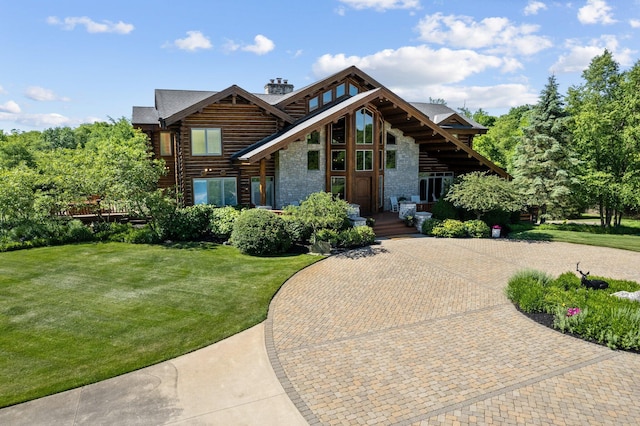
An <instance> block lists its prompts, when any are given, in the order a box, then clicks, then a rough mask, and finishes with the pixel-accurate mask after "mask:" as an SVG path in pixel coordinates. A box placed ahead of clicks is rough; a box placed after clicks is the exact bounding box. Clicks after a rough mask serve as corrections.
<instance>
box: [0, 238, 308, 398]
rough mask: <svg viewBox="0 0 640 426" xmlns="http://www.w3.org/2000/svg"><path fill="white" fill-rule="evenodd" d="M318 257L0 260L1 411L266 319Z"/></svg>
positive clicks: (135, 254) (93, 251)
mask: <svg viewBox="0 0 640 426" xmlns="http://www.w3.org/2000/svg"><path fill="white" fill-rule="evenodd" d="M318 259H319V258H318V257H316V256H310V255H290V256H279V257H262V258H261V257H250V256H246V255H243V254H241V253H240V252H239V251H238V250H237V249H235V248H233V247H229V246H220V245H213V244H211V245H206V244H204V245H194V246H191V247H182V248H179V247H175V246H174V247H166V246H144V245H129V244H121V243H108V244H79V245H67V246H60V247H46V248H39V249H31V250H21V251H15V252H8V253H0V407H2V406H7V405H11V404H15V403H19V402H22V401H26V400H30V399H34V398H38V397H41V396H44V395H49V394H52V393H55V392H59V391H63V390H66V389H70V388H74V387H77V386H81V385H84V384H88V383H92V382H96V381H99V380H103V379H106V378H109V377H113V376H116V375H118V374H122V373H124V372H128V371H132V370H135V369H138V368H141V367H144V366H148V365H151V364H154V363H158V362H160V361H164V360H167V359H171V358H174V357H176V356H179V355H182V354H184V353H187V352H190V351H193V350H195V349H198V348H201V347H204V346H206V345H209V344H211V343H214V342H217V341H219V340H222V339H224V338H226V337H229V336H231V335H233V334H236V333H238V332H240V331H242V330H245V329H247V328H249V327H251V326H253V325H255V324H257V323H259V322H261V321H263V320H264V319H265V318H266V315H267V309H268V305H269V302H270V301H271V299H272V297H273V295H274V294H275V293H276V292H277V291H278V289H279V288H280V286H281V285H282V283H283V282H284V281H285V280H286V279H287V278H289V277H290V276H291V275H293V274H294V273H295V272H296V271H298V270H300V269H302V268H304V267H305V266H307V265H310V264H311V263H313V262H315V261H316V260H318Z"/></svg>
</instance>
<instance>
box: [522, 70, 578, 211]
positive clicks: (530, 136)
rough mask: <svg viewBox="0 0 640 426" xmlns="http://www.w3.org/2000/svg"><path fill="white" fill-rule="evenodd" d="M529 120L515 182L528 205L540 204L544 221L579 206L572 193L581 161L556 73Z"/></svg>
mask: <svg viewBox="0 0 640 426" xmlns="http://www.w3.org/2000/svg"><path fill="white" fill-rule="evenodd" d="M529 123H530V124H529V126H527V127H525V128H524V129H523V133H524V134H523V136H522V138H521V140H520V142H519V143H518V145H517V147H516V151H515V154H514V160H513V162H514V163H513V165H514V171H513V175H514V184H515V186H516V187H517V188H518V189H519V191H520V192H521V193H522V195H523V197H524V199H525V201H526V203H527V205H529V206H531V207H534V206H535V207H538V208H539V210H540V214H539V217H540V220H541V222H544V221H545V220H546V219H547V218H560V217H567V216H568V215H569V214H571V213H574V212H575V210H576V207H575V201H574V197H573V195H572V194H573V189H574V187H575V184H576V180H575V179H574V177H573V175H574V169H575V165H576V163H577V162H576V160H575V155H574V153H573V151H572V150H571V147H570V136H571V133H570V132H569V130H568V127H567V126H568V114H567V113H566V111H565V110H564V107H563V103H562V99H561V97H560V94H559V92H558V83H557V81H556V79H555V76H553V75H552V76H550V77H549V80H548V82H547V84H546V86H545V88H544V89H543V90H542V92H541V94H540V98H539V101H538V103H537V104H536V105H535V106H534V107H533V109H532V110H531V113H530V115H529Z"/></svg>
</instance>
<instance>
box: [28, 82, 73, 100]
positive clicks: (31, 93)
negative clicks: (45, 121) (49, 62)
mask: <svg viewBox="0 0 640 426" xmlns="http://www.w3.org/2000/svg"><path fill="white" fill-rule="evenodd" d="M25 96H26V97H27V98H29V99H33V100H34V101H64V102H68V101H70V99H69V98H66V97H61V96H58V95H56V94H55V93H54V92H53V90H50V89H45V88H44V87H39V86H31V87H27V90H26V91H25Z"/></svg>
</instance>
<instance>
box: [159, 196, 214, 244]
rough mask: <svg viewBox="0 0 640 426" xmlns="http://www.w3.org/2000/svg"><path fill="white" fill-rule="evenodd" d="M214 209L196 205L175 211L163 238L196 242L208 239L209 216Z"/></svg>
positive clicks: (210, 206)
mask: <svg viewBox="0 0 640 426" xmlns="http://www.w3.org/2000/svg"><path fill="white" fill-rule="evenodd" d="M215 209H216V207H215V206H214V205H210V204H196V205H195V206H188V207H184V208H180V209H176V210H175V212H174V214H173V215H172V217H171V218H170V219H169V223H168V224H167V229H165V230H164V232H163V233H164V235H163V237H164V238H168V239H171V240H178V241H197V240H202V239H205V238H207V237H209V229H210V224H211V216H212V214H213V211H214V210H215Z"/></svg>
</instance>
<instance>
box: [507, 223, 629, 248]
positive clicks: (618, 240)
mask: <svg viewBox="0 0 640 426" xmlns="http://www.w3.org/2000/svg"><path fill="white" fill-rule="evenodd" d="M594 220H595V221H597V222H598V223H599V218H595V219H594V218H584V219H581V220H576V221H571V222H570V223H566V224H548V225H547V224H545V225H540V226H530V227H528V228H526V229H522V230H521V229H516V232H512V233H511V234H509V238H512V239H518V240H536V241H560V242H566V243H574V244H585V245H592V246H599V247H610V248H617V249H623V250H631V251H638V252H640V220H633V219H623V221H622V225H623V226H622V227H620V228H615V227H614V228H611V229H604V228H602V227H600V225H599V224H595V225H593V224H592V223H594Z"/></svg>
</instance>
